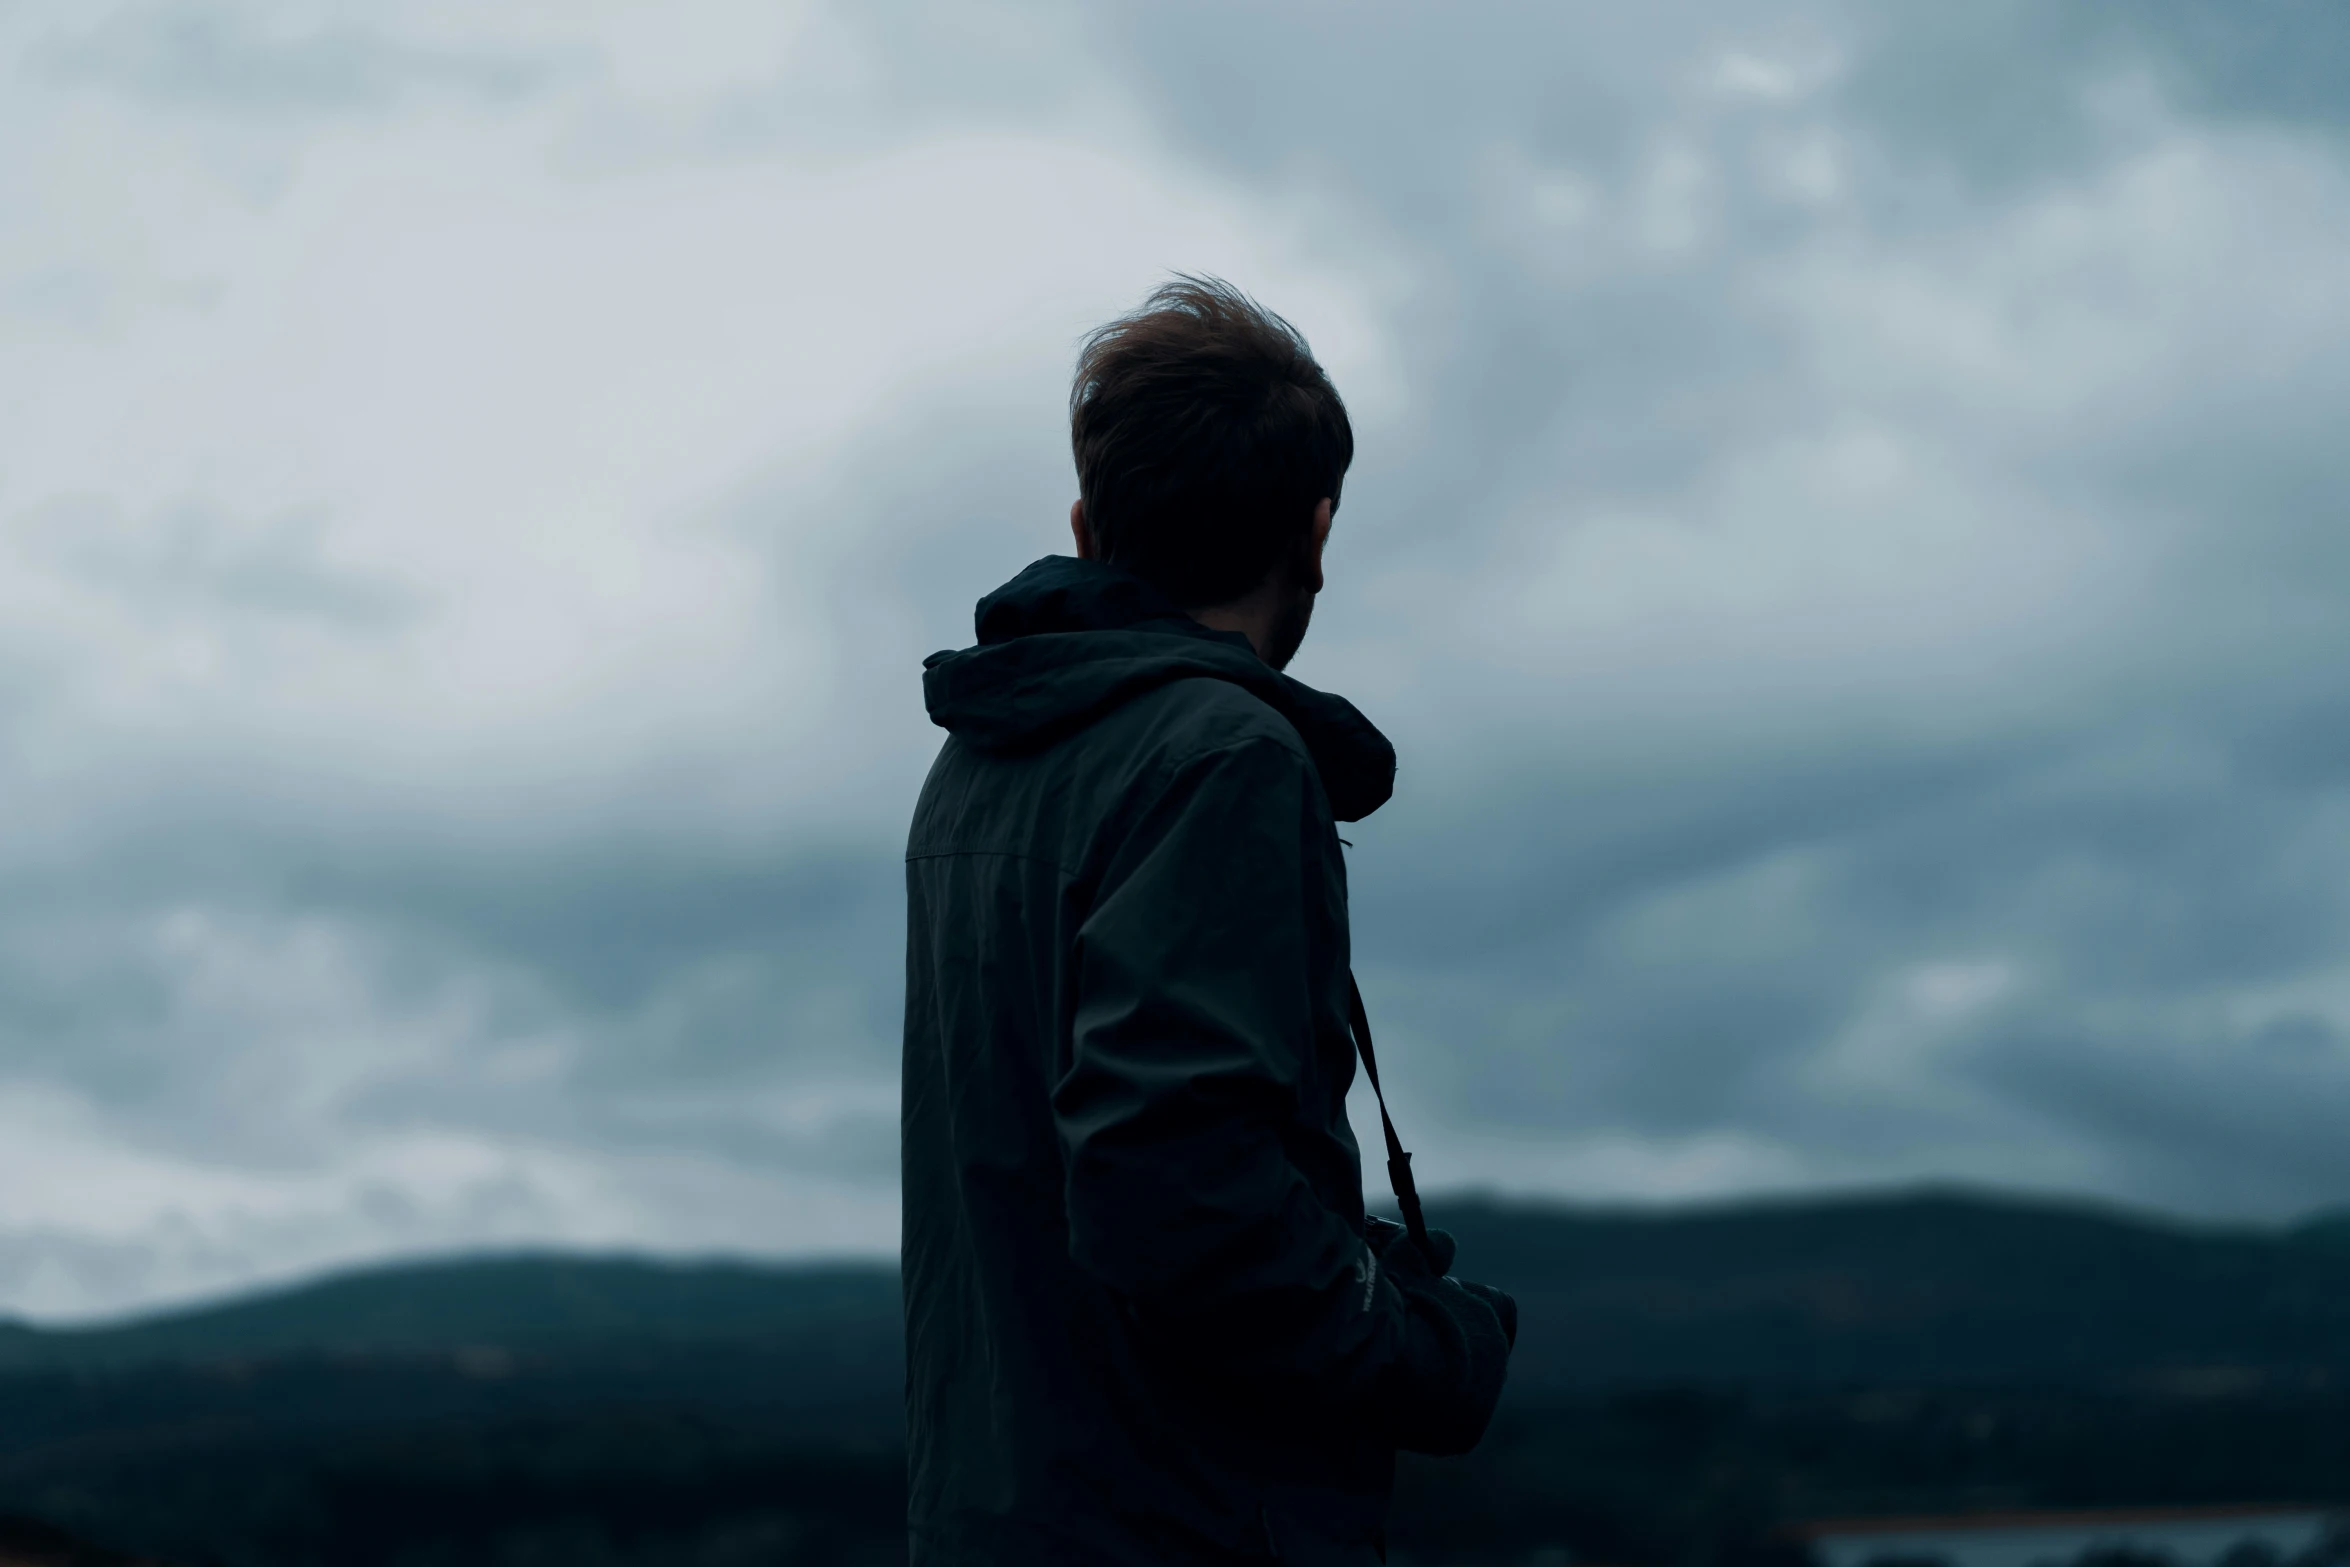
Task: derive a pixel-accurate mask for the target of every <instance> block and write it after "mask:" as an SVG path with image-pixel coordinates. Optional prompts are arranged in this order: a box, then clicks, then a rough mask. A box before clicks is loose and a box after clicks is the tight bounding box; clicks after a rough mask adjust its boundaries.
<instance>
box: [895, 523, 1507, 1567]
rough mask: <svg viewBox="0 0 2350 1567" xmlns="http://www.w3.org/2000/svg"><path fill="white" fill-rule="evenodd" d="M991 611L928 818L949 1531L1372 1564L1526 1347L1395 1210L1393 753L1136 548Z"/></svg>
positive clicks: (926, 1488)
mask: <svg viewBox="0 0 2350 1567" xmlns="http://www.w3.org/2000/svg"><path fill="white" fill-rule="evenodd" d="M978 633H979V645H978V646H977V647H974V648H971V649H968V650H966V651H964V652H960V653H951V654H943V653H942V654H938V655H935V656H934V657H933V658H932V659H931V660H930V662H929V667H928V671H927V673H926V675H925V677H924V681H923V688H924V693H925V695H926V697H927V698H928V702H929V708H930V715H931V717H932V719H933V720H935V721H936V722H937V723H938V724H939V725H941V726H942V727H943V728H945V729H946V730H947V731H948V732H949V738H948V740H947V742H946V745H945V746H944V748H943V749H942V750H941V751H940V753H939V757H938V760H937V763H936V764H935V765H934V766H933V767H932V769H931V772H930V777H929V780H928V782H927V783H926V784H925V785H924V787H923V791H922V798H921V803H920V804H919V806H918V807H917V808H916V810H915V814H914V825H913V831H912V834H911V837H910V839H909V842H908V844H907V849H906V890H907V901H908V908H907V946H906V1033H905V1106H904V1123H903V1135H904V1143H903V1161H904V1180H905V1241H904V1278H905V1291H906V1328H907V1350H908V1375H907V1391H906V1398H907V1413H908V1418H909V1424H910V1432H909V1440H910V1443H911V1452H910V1460H911V1485H912V1492H911V1503H910V1513H911V1516H910V1524H911V1531H912V1548H913V1560H914V1562H915V1563H916V1564H917V1567H968V1564H986V1567H999V1564H1000V1567H1013V1564H1017V1567H1040V1564H1051V1563H1061V1562H1072V1563H1095V1562H1099V1563H1116V1564H1127V1563H1133V1564H1137V1567H1140V1564H1146V1563H1147V1564H1150V1567H1163V1564H1173V1563H1185V1562H1210V1561H1214V1562H1227V1561H1231V1560H1234V1559H1236V1558H1238V1559H1248V1558H1268V1557H1270V1558H1277V1559H1279V1560H1282V1561H1289V1562H1303V1563H1315V1562H1331V1563H1339V1562H1345V1563H1356V1562H1370V1561H1374V1560H1376V1559H1378V1556H1379V1553H1380V1551H1381V1548H1382V1546H1381V1535H1380V1531H1381V1527H1382V1524H1383V1520H1384V1518H1385V1515H1386V1510H1387V1499H1388V1493H1389V1489H1390V1485H1391V1479H1392V1471H1393V1454H1394V1450H1395V1448H1397V1447H1398V1446H1413V1447H1424V1448H1429V1449H1432V1450H1458V1449H1460V1448H1462V1447H1465V1446H1466V1445H1468V1444H1470V1443H1473V1442H1474V1441H1475V1439H1476V1434H1477V1432H1478V1431H1480V1430H1482V1428H1483V1425H1484V1423H1485V1419H1486V1417H1487V1416H1488V1415H1489V1414H1490V1412H1491V1409H1492V1404H1493V1400H1494V1399H1495V1398H1496V1397H1497V1396H1498V1394H1499V1389H1500V1376H1501V1369H1500V1367H1501V1357H1506V1346H1501V1345H1499V1341H1498V1336H1497V1335H1496V1334H1495V1333H1493V1331H1492V1330H1491V1329H1490V1327H1489V1325H1488V1324H1489V1323H1490V1321H1491V1312H1490V1310H1488V1309H1487V1308H1484V1307H1482V1306H1481V1305H1479V1304H1478V1303H1477V1302H1475V1301H1472V1300H1469V1299H1468V1297H1466V1296H1465V1295H1463V1294H1462V1292H1461V1291H1460V1288H1459V1287H1458V1286H1457V1285H1453V1284H1452V1281H1450V1280H1437V1279H1435V1278H1433V1277H1430V1276H1428V1274H1427V1270H1426V1269H1425V1268H1421V1269H1420V1270H1419V1273H1418V1276H1417V1277H1412V1276H1408V1275H1409V1274H1410V1273H1411V1270H1409V1269H1406V1268H1403V1267H1400V1266H1398V1265H1396V1264H1394V1263H1393V1262H1390V1264H1389V1265H1388V1266H1386V1267H1382V1266H1381V1256H1380V1252H1379V1248H1378V1246H1377V1245H1376V1244H1375V1241H1376V1237H1374V1243H1367V1242H1366V1239H1365V1236H1366V1221H1365V1217H1364V1212H1363V1198H1362V1170H1361V1161H1360V1158H1359V1156H1358V1154H1357V1151H1356V1147H1355V1140H1354V1137H1353V1134H1352V1132H1351V1131H1350V1130H1349V1128H1348V1125H1347V1120H1346V1113H1345V1100H1346V1092H1347V1088H1348V1085H1349V1084H1350V1083H1351V1082H1352V1081H1353V1078H1354V1070H1355V1066H1354V1053H1353V1046H1352V1043H1351V1039H1350V1036H1349V1034H1348V1032H1347V1024H1346V1001H1345V997H1346V990H1345V985H1346V974H1347V963H1348V953H1347V914H1346V870H1345V865H1344V862H1343V861H1342V860H1341V858H1340V850H1339V843H1338V836H1337V830H1336V827H1335V825H1334V822H1335V821H1351V820H1353V819H1354V818H1356V817H1359V816H1362V815H1365V814H1367V813H1368V812H1370V811H1372V810H1375V809H1377V808H1378V806H1379V805H1381V804H1382V803H1383V802H1384V801H1385V800H1386V799H1387V796H1388V793H1389V790H1390V788H1391V787H1392V783H1393V776H1394V768H1395V755H1394V751H1393V750H1392V748H1391V747H1390V746H1389V745H1388V743H1387V741H1386V739H1385V738H1384V737H1383V736H1381V735H1380V734H1379V732H1378V731H1377V730H1376V729H1374V728H1372V727H1371V725H1370V724H1369V723H1368V722H1367V721H1366V720H1365V719H1364V718H1363V717H1362V715H1361V714H1360V713H1358V712H1356V711H1355V709H1354V708H1353V707H1352V706H1350V705H1349V704H1347V703H1346V702H1344V701H1342V700H1340V699H1338V698H1336V697H1333V696H1328V695H1324V694H1322V693H1320V692H1316V691H1313V690H1311V689H1309V688H1307V687H1305V686H1303V685H1300V684H1299V683H1298V682H1296V681H1294V680H1291V679H1288V678H1287V677H1285V676H1282V675H1280V674H1277V673H1276V672H1274V671H1273V670H1272V669H1270V668H1268V667H1267V666H1266V665H1265V664H1263V663H1262V662H1260V661H1259V660H1258V658H1257V657H1256V655H1255V653H1254V652H1253V651H1251V649H1250V648H1249V645H1248V643H1247V641H1246V639H1244V638H1242V637H1239V636H1236V635H1233V634H1229V633H1221V632H1214V631H1210V630H1207V629H1206V628H1204V627H1202V626H1200V625H1199V624H1198V623H1196V622H1194V621H1192V620H1191V619H1190V618H1189V617H1187V616H1185V615H1183V614H1181V613H1180V612H1179V611H1177V610H1176V609H1175V607H1174V606H1173V605H1172V604H1171V603H1169V602H1168V601H1167V600H1165V599H1164V598H1163V597H1161V596H1160V595H1159V594H1158V593H1157V592H1156V591H1155V590H1153V589H1151V588H1150V587H1148V586H1147V585H1146V584H1144V583H1142V582H1140V581H1139V580H1137V579H1135V578H1132V577H1129V576H1126V575H1125V574H1123V573H1120V572H1118V571H1115V570H1113V569H1111V568H1108V567H1104V566H1098V565H1093V564H1090V563H1086V562H1081V561H1076V560H1070V559H1066V558H1061V557H1053V558H1048V559H1046V560H1042V561H1039V562H1037V563H1036V564H1035V565H1034V566H1031V567H1030V568H1029V569H1028V570H1027V571H1025V572H1023V573H1022V574H1021V575H1020V576H1019V577H1018V578H1016V579H1015V580H1014V581H1012V582H1011V583H1009V584H1007V585H1006V586H1005V587H1003V588H1001V589H999V590H998V591H997V592H995V593H993V594H991V595H989V596H988V597H987V598H986V599H983V600H981V602H980V606H979V614H978ZM1447 1287H1449V1293H1447ZM1455 1297H1458V1298H1455ZM1464 1301H1467V1305H1466V1307H1464V1305H1463V1302H1464ZM1480 1310H1484V1311H1486V1317H1485V1319H1483V1320H1478V1319H1476V1317H1475V1313H1476V1312H1477V1311H1480ZM1464 1313H1466V1314H1465V1315H1464ZM1489 1339H1490V1340H1491V1342H1488V1340H1489Z"/></svg>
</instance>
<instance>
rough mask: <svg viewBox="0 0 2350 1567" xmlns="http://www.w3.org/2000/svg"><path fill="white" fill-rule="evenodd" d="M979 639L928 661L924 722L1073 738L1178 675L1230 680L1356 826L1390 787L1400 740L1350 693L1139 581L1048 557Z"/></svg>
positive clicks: (976, 732)
mask: <svg viewBox="0 0 2350 1567" xmlns="http://www.w3.org/2000/svg"><path fill="white" fill-rule="evenodd" d="M973 618H974V620H975V622H976V628H977V631H978V636H979V641H978V644H977V645H976V646H974V647H969V648H965V649H964V650H962V651H961V652H946V653H933V654H931V655H930V657H929V658H927V659H925V660H924V661H923V673H922V695H923V700H924V702H925V704H926V705H927V706H928V707H929V709H930V721H931V722H932V723H934V724H937V725H938V726H939V727H940V728H941V729H945V730H947V731H949V732H950V733H952V734H955V735H958V736H960V737H961V738H962V739H964V740H965V741H967V742H969V743H970V744H972V745H975V746H978V747H980V748H981V749H982V750H990V751H1012V750H1025V749H1027V748H1029V747H1032V746H1041V745H1048V744H1050V743H1052V742H1053V741H1055V740H1058V739H1061V738H1062V737H1063V736H1066V735H1070V734H1074V733H1075V732H1076V731H1078V730H1080V729H1083V728H1084V727H1085V726H1086V725H1088V724H1090V723H1092V722H1093V721H1094V720H1096V719H1098V718H1100V717H1101V716H1102V715H1103V714H1105V713H1107V712H1109V711H1110V710H1111V709H1112V708H1114V707H1117V706H1119V705H1120V704H1121V703H1124V702H1128V701H1131V700H1133V699H1134V698H1135V697H1138V696H1140V695H1142V694H1143V693H1144V692H1146V691H1150V690H1154V689H1156V688H1157V687H1159V686H1163V685H1165V684H1167V683H1168V682H1169V681H1173V680H1189V679H1193V678H1196V677H1200V676H1207V677H1209V678H1212V679H1217V680H1228V681H1230V682H1231V683H1232V684H1234V685H1236V686H1239V687H1241V688H1242V689H1244V690H1246V691H1248V692H1249V693H1250V694H1252V695H1254V696H1256V697H1258V698H1259V699H1261V700H1262V701H1264V702H1265V703H1266V704H1267V705H1268V706H1270V707H1271V708H1272V709H1273V710H1274V711H1275V712H1277V713H1279V714H1280V715H1281V716H1282V717H1284V718H1286V719H1288V720H1289V722H1290V724H1291V725H1292V726H1293V727H1294V728H1295V729H1296V730H1297V732H1298V735H1299V737H1300V738H1301V739H1303V740H1304V741H1305V744H1306V750H1307V752H1308V753H1309V754H1310V755H1311V756H1312V757H1313V759H1314V767H1315V769H1316V770H1317V771H1318V772H1319V773H1320V774H1321V775H1322V790H1323V792H1324V793H1325V794H1327V795H1328V796H1329V798H1330V813H1331V814H1332V815H1333V816H1335V817H1337V818H1338V819H1339V820H1340V821H1342V822H1351V821H1356V820H1359V819H1360V818H1362V817H1365V816H1368V815H1370V814H1371V813H1372V812H1373V811H1375V810H1377V809H1379V807H1380V806H1382V805H1384V804H1386V803H1387V797H1388V796H1389V795H1390V794H1392V793H1394V791H1395V747H1394V746H1392V745H1390V744H1389V743H1388V741H1387V737H1386V736H1385V735H1383V734H1381V733H1380V732H1379V731H1378V730H1377V729H1375V728H1373V727H1372V725H1371V721H1370V720H1369V719H1367V718H1365V717H1364V716H1363V715H1362V714H1361V713H1359V712H1357V711H1356V710H1355V706H1354V704H1353V703H1351V702H1349V701H1347V700H1346V699H1345V698H1344V697H1337V696H1332V695H1330V694H1329V693H1328V692H1326V691H1317V690H1315V689H1314V688H1313V687H1311V686H1309V685H1305V684H1303V683H1302V682H1300V681H1296V680H1292V679H1290V678H1289V677H1288V676H1287V675H1284V674H1282V673H1281V672H1280V671H1279V670H1276V669H1274V668H1272V667H1271V666H1269V665H1268V664H1266V663H1265V662H1264V661H1263V660H1262V659H1260V658H1258V657H1257V654H1256V650H1255V649H1254V648H1252V647H1251V646H1249V641H1248V638H1246V637H1244V636H1242V635H1241V634H1240V633H1238V632H1236V631H1213V630H1210V629H1209V628H1208V627H1206V626H1203V625H1201V624H1200V623H1199V622H1198V621H1196V620H1194V619H1192V618H1191V617H1190V616H1189V615H1187V614H1185V613H1184V612H1183V611H1182V609H1181V608H1180V607H1178V606H1177V605H1176V603H1175V602H1174V600H1172V599H1170V598H1168V597H1167V596H1166V595H1165V594H1164V593H1162V592H1160V591H1159V590H1158V589H1157V588H1154V587H1152V586H1151V585H1150V584H1149V583H1147V582H1145V581H1143V580H1142V579H1141V578H1139V577H1136V576H1133V575H1131V574H1129V573H1127V572H1124V571H1120V570H1119V569H1118V568H1116V567H1115V566H1105V565H1103V564H1101V563H1100V562H1098V561H1087V560H1077V559H1074V558H1072V557H1070V556H1067V555H1047V556H1046V557H1045V558H1044V559H1042V560H1040V561H1038V562H1036V563H1035V564H1034V565H1032V566H1030V567H1029V568H1028V569H1027V570H1025V571H1023V572H1021V573H1020V575H1018V576H1017V577H1014V578H1013V579H1012V580H1011V581H1009V582H1007V583H1005V584H1004V585H1003V586H1002V587H1000V588H998V589H996V590H995V591H994V592H993V593H990V594H989V595H987V597H985V598H983V599H981V600H980V601H979V607H978V610H977V613H976V614H975V616H974V617H973Z"/></svg>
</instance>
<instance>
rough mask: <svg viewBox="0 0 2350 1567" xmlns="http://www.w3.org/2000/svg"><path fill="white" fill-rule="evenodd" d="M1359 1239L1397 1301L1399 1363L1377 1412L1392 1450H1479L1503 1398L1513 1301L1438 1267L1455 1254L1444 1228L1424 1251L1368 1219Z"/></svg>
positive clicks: (1514, 1328)
mask: <svg viewBox="0 0 2350 1567" xmlns="http://www.w3.org/2000/svg"><path fill="white" fill-rule="evenodd" d="M1363 1238H1364V1241H1365V1243H1366V1244H1368V1245H1369V1247H1370V1248H1371V1251H1372V1253H1373V1254H1374V1255H1375V1256H1376V1257H1377V1258H1378V1259H1379V1264H1380V1268H1381V1270H1382V1271H1383V1272H1384V1273H1385V1274H1386V1275H1387V1278H1388V1282H1389V1283H1391V1284H1393V1285H1394V1286H1395V1289H1396V1292H1397V1293H1398V1294H1400V1295H1401V1296H1402V1297H1403V1303H1404V1317H1405V1338H1406V1348H1405V1353H1404V1356H1403V1363H1402V1364H1401V1365H1400V1366H1399V1367H1398V1368H1397V1372H1396V1374H1395V1375H1394V1376H1393V1377H1391V1378H1390V1379H1389V1381H1388V1383H1387V1385H1386V1386H1384V1387H1383V1388H1382V1389H1381V1400H1380V1408H1379V1409H1378V1410H1377V1412H1376V1413H1377V1415H1378V1417H1379V1418H1380V1421H1381V1424H1382V1425H1383V1426H1384V1428H1385V1429H1386V1431H1387V1434H1388V1435H1389V1436H1390V1437H1391V1438H1392V1439H1393V1440H1394V1442H1395V1445H1396V1446H1398V1447H1401V1448H1407V1449H1410V1450H1411V1451H1413V1452H1420V1453H1436V1454H1440V1455H1450V1454H1457V1453H1465V1452H1467V1451H1469V1450H1470V1449H1471V1448H1473V1447H1475V1446H1476V1445H1477V1442H1478V1439H1479V1438H1481V1437H1483V1436H1484V1434H1485V1427H1486V1424H1487V1423H1488V1422H1489V1421H1491V1420H1492V1418H1493V1409H1494V1405H1495V1404H1496V1403H1498V1402H1499V1401H1500V1399H1501V1384H1502V1379H1503V1378H1504V1377H1505V1376H1506V1375H1507V1374H1508V1371H1509V1357H1510V1351H1511V1349H1513V1348H1514V1347H1515V1346H1516V1344H1517V1339H1518V1303H1517V1302H1516V1301H1514V1300H1512V1299H1511V1298H1510V1297H1509V1296H1508V1295H1507V1294H1505V1293H1504V1292H1503V1291H1501V1290H1498V1289H1495V1288H1494V1287H1493V1286H1492V1285H1490V1284H1464V1283H1462V1282H1461V1281H1460V1280H1459V1279H1456V1278H1453V1277H1451V1276H1450V1274H1449V1273H1447V1272H1445V1271H1444V1270H1445V1269H1447V1268H1449V1267H1450V1266H1451V1265H1452V1260H1453V1256H1454V1254H1455V1253H1456V1252H1457V1251H1458V1250H1459V1247H1458V1245H1457V1243H1456V1242H1455V1241H1454V1240H1453V1238H1452V1237H1451V1236H1450V1235H1448V1234H1446V1233H1445V1232H1444V1231H1442V1230H1430V1231H1429V1232H1428V1248H1427V1250H1426V1251H1423V1250H1422V1249H1421V1248H1420V1247H1419V1246H1417V1245H1415V1244H1413V1242H1412V1241H1411V1240H1410V1239H1408V1238H1407V1236H1406V1234H1405V1231H1404V1227H1403V1226H1402V1225H1400V1224H1395V1223H1391V1222H1390V1221H1388V1220H1385V1219H1377V1218H1374V1219H1371V1220H1369V1221H1368V1223H1367V1224H1366V1226H1365V1233H1364V1237H1363Z"/></svg>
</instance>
